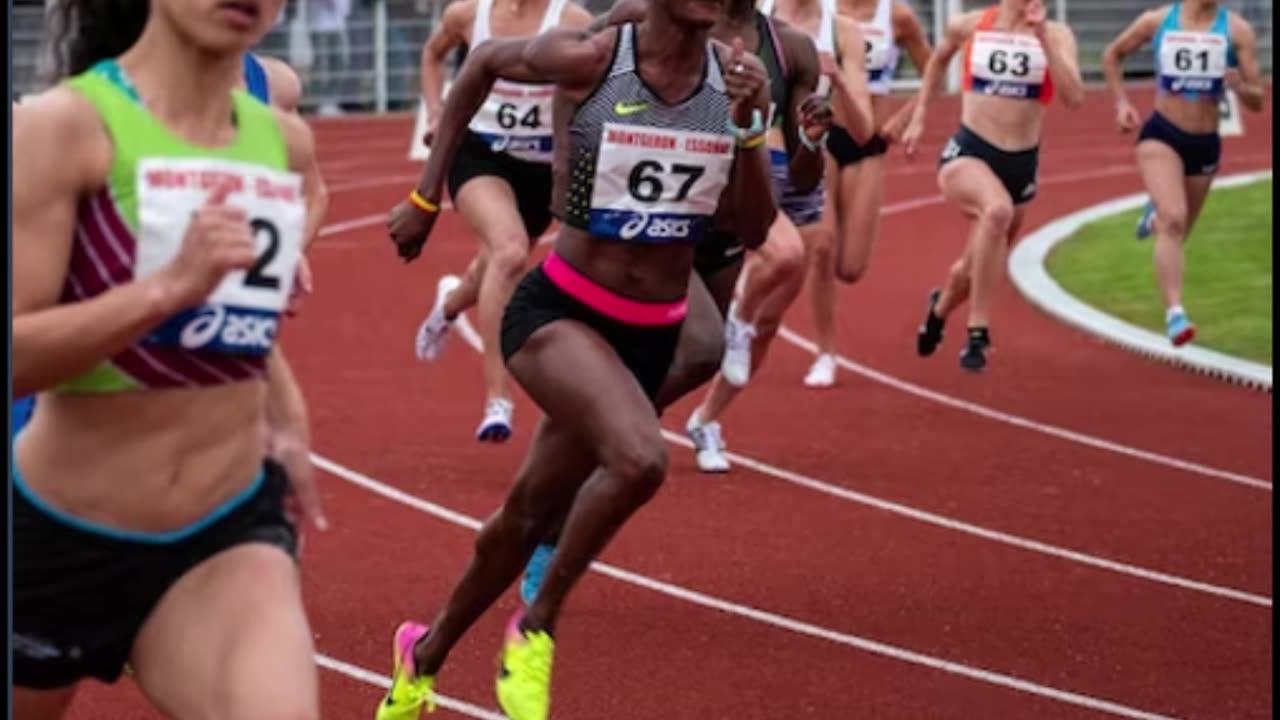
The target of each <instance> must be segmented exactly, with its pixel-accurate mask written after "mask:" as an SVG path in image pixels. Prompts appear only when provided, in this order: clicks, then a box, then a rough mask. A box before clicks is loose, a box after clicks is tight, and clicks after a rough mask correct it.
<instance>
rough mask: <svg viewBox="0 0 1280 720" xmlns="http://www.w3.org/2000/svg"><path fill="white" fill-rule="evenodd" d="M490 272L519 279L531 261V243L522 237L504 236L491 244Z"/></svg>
mask: <svg viewBox="0 0 1280 720" xmlns="http://www.w3.org/2000/svg"><path fill="white" fill-rule="evenodd" d="M488 256H489V257H488V268H487V270H488V272H492V273H497V274H499V275H502V276H504V277H508V278H518V277H519V276H520V274H521V273H522V272H524V265H525V262H526V261H527V260H528V259H529V241H528V239H527V238H525V237H523V236H520V235H503V236H502V237H500V238H497V239H496V240H495V241H494V242H492V243H490V247H489V252H488Z"/></svg>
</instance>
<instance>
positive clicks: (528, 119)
mask: <svg viewBox="0 0 1280 720" xmlns="http://www.w3.org/2000/svg"><path fill="white" fill-rule="evenodd" d="M566 2H568V0H551V2H550V3H548V4H547V11H546V14H545V15H543V16H542V25H541V26H539V28H538V33H544V32H546V31H548V30H550V29H552V28H554V27H556V25H558V24H559V22H560V15H561V13H563V11H564V6H565V3H566ZM492 14H493V0H479V2H477V3H476V19H475V24H474V25H473V26H472V28H471V42H470V43H468V45H469V46H470V47H478V46H479V45H480V44H481V43H483V42H484V41H485V40H488V39H489V38H490V37H491V36H492V35H493V29H492V28H491V27H490V25H489V18H490V16H491V15H492ZM555 91H556V88H555V85H552V84H550V83H518V82H511V81H509V80H498V81H496V82H494V84H493V89H492V90H490V91H489V96H488V97H486V98H485V100H484V104H483V105H481V106H480V110H479V111H478V112H477V113H476V114H475V116H474V117H472V118H471V124H470V125H469V126H468V127H469V128H470V130H471V132H473V133H475V134H476V135H478V136H480V138H481V139H482V140H484V141H485V142H486V143H487V144H488V145H489V147H490V149H492V150H493V151H494V152H496V153H506V154H508V155H510V156H512V157H514V158H518V159H521V160H526V161H529V162H537V163H549V162H551V159H552V144H553V138H554V135H555V128H554V125H553V124H552V119H551V112H552V100H553V99H554V98H555Z"/></svg>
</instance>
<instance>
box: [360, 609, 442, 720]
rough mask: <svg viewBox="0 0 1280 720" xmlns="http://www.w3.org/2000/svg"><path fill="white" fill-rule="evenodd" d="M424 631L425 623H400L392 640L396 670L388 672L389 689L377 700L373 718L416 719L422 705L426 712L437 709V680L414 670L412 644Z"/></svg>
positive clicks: (418, 716)
mask: <svg viewBox="0 0 1280 720" xmlns="http://www.w3.org/2000/svg"><path fill="white" fill-rule="evenodd" d="M426 634H427V626H426V625H421V624H419V623H415V622H403V623H400V627H398V628H396V634H395V636H394V637H393V638H392V640H391V654H392V657H393V658H395V669H394V670H393V671H392V673H391V689H390V690H388V691H387V696H386V697H385V698H383V699H382V702H380V703H378V712H377V714H375V715H374V720H418V718H420V717H422V708H423V706H424V705H425V706H426V708H427V712H434V711H435V709H436V693H435V687H436V679H435V677H434V676H429V675H417V674H415V672H414V661H413V646H414V644H416V643H417V642H418V640H419V639H420V638H421V637H422V636H423V635H426Z"/></svg>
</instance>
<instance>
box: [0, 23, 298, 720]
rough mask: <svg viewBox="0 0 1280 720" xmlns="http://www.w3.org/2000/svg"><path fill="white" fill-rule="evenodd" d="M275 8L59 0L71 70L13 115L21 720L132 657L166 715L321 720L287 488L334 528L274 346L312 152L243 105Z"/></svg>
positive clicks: (291, 130)
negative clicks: (318, 494)
mask: <svg viewBox="0 0 1280 720" xmlns="http://www.w3.org/2000/svg"><path fill="white" fill-rule="evenodd" d="M279 10H280V3H279V2H278V1H277V2H268V1H267V0H258V1H257V2H254V1H253V0H247V1H246V0H238V1H237V2H235V3H227V2H224V1H221V0H197V1H194V2H193V1H191V0H183V1H182V2H177V1H175V0H153V2H151V3H149V4H146V3H140V4H136V5H130V6H127V7H126V6H121V5H119V4H118V3H112V2H101V0H73V1H71V2H67V3H66V4H65V5H64V6H63V11H64V12H65V13H66V16H65V19H70V20H73V21H74V22H66V23H65V24H64V25H63V26H62V27H63V28H64V30H63V32H65V33H67V38H66V40H67V42H66V43H64V44H61V47H63V48H65V57H64V58H63V59H64V64H63V67H64V68H65V72H66V74H67V75H70V76H71V77H70V79H68V80H66V81H65V82H62V83H61V84H59V85H58V86H56V87H54V88H53V89H51V90H49V91H47V92H44V93H42V94H40V95H38V96H36V97H34V98H31V99H30V100H29V101H27V102H24V104H23V106H22V108H21V109H20V110H19V112H18V113H17V114H16V115H15V118H14V121H15V122H14V131H13V132H14V137H13V139H14V143H13V145H14V153H15V154H14V161H13V174H14V179H15V182H14V198H13V259H14V278H13V282H14V298H13V307H14V317H13V381H14V390H15V391H16V392H17V393H18V394H20V395H25V394H31V393H34V392H37V391H38V392H40V393H41V395H40V398H39V401H38V403H37V406H38V411H37V412H36V414H35V415H34V416H33V417H32V419H31V421H30V423H29V424H28V425H27V426H26V427H25V428H24V429H23V431H22V432H21V434H19V436H18V437H17V438H16V440H15V443H14V444H15V453H14V454H15V466H14V472H13V478H12V480H13V486H14V498H13V500H14V508H13V538H14V549H13V554H14V566H13V597H14V605H13V636H12V640H13V645H14V654H13V661H14V665H13V677H14V684H15V686H16V690H15V694H14V709H15V715H16V716H17V717H19V718H23V719H24V720H26V719H30V718H36V719H40V718H57V717H59V716H61V714H62V713H63V711H64V710H65V708H66V706H67V705H68V703H69V701H70V699H71V696H72V694H73V692H74V689H75V687H76V686H77V684H78V683H79V682H80V681H81V680H83V679H85V678H90V677H92V678H97V679H99V680H102V681H105V682H112V681H114V680H116V679H117V678H118V677H119V675H120V673H121V671H122V668H123V667H124V665H125V663H126V662H127V663H128V664H129V666H130V667H131V668H132V670H133V674H134V679H135V681H136V682H137V684H138V686H139V687H140V688H141V690H142V692H143V693H144V694H145V695H146V697H147V698H149V699H150V701H151V702H152V703H153V704H154V705H155V706H156V707H157V708H158V709H159V710H161V711H162V712H163V713H165V714H166V715H168V716H171V717H207V716H216V717H235V718H251V719H265V718H279V717H291V718H293V717H296V718H317V717H319V698H318V696H317V695H318V693H317V678H316V669H315V661H314V658H313V656H312V652H313V648H312V641H311V633H310V630H309V628H308V623H307V618H306V614H305V612H304V609H303V606H302V601H301V594H300V588H299V578H298V569H297V566H296V562H295V557H294V553H295V548H296V545H297V533H296V529H295V526H294V524H293V522H292V521H291V519H290V517H289V512H288V509H287V507H286V495H287V493H288V492H289V491H290V489H292V490H293V491H296V492H297V493H298V500H300V501H302V503H303V509H304V511H306V512H307V513H308V515H310V516H311V518H312V519H313V520H314V521H315V522H316V524H317V526H323V518H322V517H321V516H320V515H319V507H318V504H317V503H316V499H315V494H314V488H313V487H312V485H311V479H310V475H309V462H308V459H307V452H306V451H307V428H306V427H305V416H304V415H303V413H302V408H301V403H300V394H299V393H298V390H297V387H296V384H294V383H293V381H292V377H291V376H290V374H289V373H288V372H287V370H288V368H287V366H286V365H284V363H283V358H282V357H280V356H278V355H275V354H270V353H271V349H272V342H271V340H272V334H273V328H274V326H275V324H276V323H278V322H279V316H280V314H281V312H282V311H283V310H284V308H285V305H286V302H287V300H288V296H289V291H290V285H291V284H292V277H293V272H294V270H295V268H296V266H297V263H298V259H299V256H300V249H301V245H302V239H303V228H304V224H305V220H304V218H305V208H304V202H303V196H304V188H303V180H302V178H301V174H302V173H303V172H304V171H305V169H306V168H308V167H309V166H310V165H311V164H312V163H313V162H314V153H313V147H312V139H311V134H310V131H309V130H308V128H307V126H306V125H305V124H304V123H303V122H302V121H301V120H300V119H299V118H297V117H296V116H293V115H288V114H285V113H282V112H279V111H274V110H271V109H269V108H267V107H266V106H265V105H263V104H261V103H259V102H257V101H255V100H253V99H252V98H250V97H249V96H248V95H247V94H245V93H243V92H239V91H236V90H235V89H234V88H235V87H236V85H237V84H238V83H239V82H240V77H239V76H240V73H241V72H242V69H243V59H242V55H243V53H244V52H245V51H246V50H247V49H248V48H249V47H251V46H252V45H253V44H254V43H255V42H257V41H258V40H259V39H260V38H261V37H262V36H263V35H264V34H265V33H266V31H267V30H268V28H269V26H270V24H271V21H272V20H273V19H274V18H275V17H276V16H277V15H278V13H279ZM52 156H57V157H60V158H62V161H61V162H58V163H50V162H48V158H49V157H52ZM269 358H270V359H269ZM268 370H269V371H270V373H269V377H270V382H268V381H267V377H268V374H267V373H268ZM269 443H271V445H272V446H269ZM269 453H270V454H271V455H273V456H275V457H276V458H278V459H279V460H280V462H279V463H277V462H275V461H273V460H264V459H265V458H266V457H267V456H268V454H269ZM281 464H283V466H284V467H283V468H282V467H281Z"/></svg>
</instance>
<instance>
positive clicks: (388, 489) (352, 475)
mask: <svg viewBox="0 0 1280 720" xmlns="http://www.w3.org/2000/svg"><path fill="white" fill-rule="evenodd" d="M311 461H312V462H313V463H314V464H315V466H316V467H318V468H320V469H321V470H324V471H325V472H328V473H329V474H331V475H333V476H335V477H338V478H341V479H343V480H346V481H347V482H350V483H351V484H353V485H356V486H359V487H361V488H364V489H365V490H368V491H370V492H372V493H375V494H377V495H381V496H382V497H384V498H387V499H388V500H392V501H394V502H397V503H400V504H402V505H406V506H408V507H411V508H414V509H415V510H419V511H421V512H423V513H426V514H428V515H432V516H434V517H437V518H439V519H441V520H445V521H446V522H450V523H453V524H455V525H459V526H462V527H465V528H468V529H470V530H473V531H474V530H476V529H478V528H479V527H480V521H479V520H477V519H476V518H473V517H470V516H468V515H465V514H463V513H459V512H457V511H455V510H451V509H449V508H446V507H444V506H443V505H439V504H436V503H433V502H430V501H428V500H424V499H422V498H419V497H417V496H414V495H411V494H409V493H406V492H404V491H402V490H399V489H397V488H394V487H392V486H390V485H387V484H385V483H382V482H380V481H378V480H375V479H373V478H371V477H369V476H368V475H364V474H362V473H360V472H357V471H355V470H352V469H350V468H348V467H345V466H343V465H340V464H338V463H336V462H334V461H332V460H329V459H328V458H325V457H322V456H320V455H317V454H315V453H312V454H311ZM591 569H592V570H594V571H595V572H598V573H600V574H602V575H606V576H608V577H611V578H614V579H615V580H619V581H622V582H625V583H629V584H631V585H635V586H637V587H642V588H645V589H647V590H652V591H653V592H656V593H659V594H662V595H666V596H668V597H672V598H676V599H678V600H683V601H685V602H688V603H691V604H694V605H699V606H701V607H705V608H710V609H712V610H718V611H720V612H723V613H726V614H729V615H735V616H738V617H742V618H746V619H748V620H753V621H755V622H758V623H761V624H764V625H769V626H772V627H776V628H780V629H782V630H787V631H790V632H792V633H795V634H798V635H805V636H808V637H813V638H818V639H822V640H827V641H829V642H832V643H836V644H838V645H844V646H846V647H852V648H856V649H858V650H863V651H865V652H869V653H872V654H875V655H881V656H883V657H888V658H891V659H894V660H898V661H901V662H905V663H909V664H912V665H920V666H923V667H928V668H931V669H934V670H941V671H943V672H947V673H951V674H953V675H959V676H961V677H965V678H968V679H970V680H976V681H978V682H982V683H986V684H989V685H996V686H999V687H1003V688H1007V689H1010V690H1015V691H1017V692H1022V693H1026V694H1029V695H1036V696H1038V697H1043V698H1048V699H1050V700H1056V701H1058V702H1062V703H1066V704H1069V705H1075V706H1078V707H1085V708H1090V709H1092V710H1098V711H1101V712H1107V713H1111V714H1113V715H1118V716H1121V717H1129V718H1141V719H1143V720H1167V716H1163V715H1157V714H1155V713H1152V712H1148V711H1146V710H1141V709H1138V708H1134V707H1130V706H1127V705H1122V704H1119V703H1115V702H1111V701H1109V700H1103V699H1101V698H1096V697H1093V696H1090V695H1084V694H1081V693H1075V692H1071V691H1068V690H1062V689H1059V688H1055V687H1051V686H1048V685H1041V684H1039V683H1035V682H1031V681H1029V680H1024V679H1022V678H1019V677H1015V676H1013V675H1006V674H1004V673H999V672H993V671H991V670H984V669H982V668H978V667H973V666H971V665H965V664H963V663H958V662H953V661H951V660H945V659H942V658H938V657H934V656H932V655H926V654H924V653H919V652H915V651H913V650H907V649H905V648H900V647H897V646H894V645H889V644H887V643H882V642H877V641H875V640H870V639H867V638H864V637H860V636H857V635H851V634H849V633H843V632H839V631H836V630H831V629H829V628H825V627H821V626H819V625H814V624H812V623H806V622H802V621H800V620H795V619H793V618H789V617H786V616H784V615H779V614H777V613H772V612H769V611H767V610H760V609H757V608H753V607H749V606H747V605H740V604H738V603H734V602H730V601H728V600H723V599H721V598H717V597H714V596H711V595H707V594H705V593H701V592H698V591H696V590H690V589H688V588H684V587H681V586H679V585H674V584H672V583H667V582H662V581H661V580H655V579H653V578H651V577H647V576H645V575H640V574H638V573H634V572H631V571H629V570H624V569H622V568H619V567H616V566H613V565H609V564H607V563H602V562H598V561H597V562H593V563H592V564H591ZM388 682H389V681H388Z"/></svg>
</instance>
